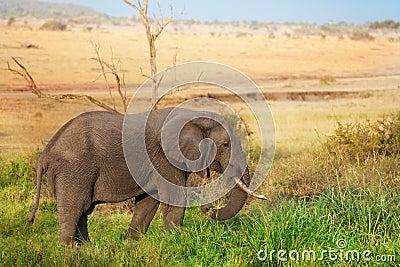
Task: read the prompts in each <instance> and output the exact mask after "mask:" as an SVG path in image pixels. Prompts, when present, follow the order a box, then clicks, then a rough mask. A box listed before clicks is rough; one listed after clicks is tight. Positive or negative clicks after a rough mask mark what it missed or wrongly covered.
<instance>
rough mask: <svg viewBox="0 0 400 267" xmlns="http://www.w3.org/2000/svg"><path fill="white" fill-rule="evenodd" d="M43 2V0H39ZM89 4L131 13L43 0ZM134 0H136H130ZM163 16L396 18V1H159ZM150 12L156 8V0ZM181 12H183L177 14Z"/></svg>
mask: <svg viewBox="0 0 400 267" xmlns="http://www.w3.org/2000/svg"><path fill="white" fill-rule="evenodd" d="M43 1H44V0H43ZM47 1H48V2H69V3H78V4H82V5H86V6H89V7H91V8H93V9H95V10H98V11H101V12H103V13H106V14H109V15H113V16H126V15H131V14H133V10H132V9H131V8H130V7H129V6H127V5H126V4H125V3H124V2H123V0H47ZM131 1H132V2H135V3H136V2H137V0H131ZM159 2H160V3H161V5H162V8H163V10H164V13H165V15H168V14H169V3H172V5H173V7H174V13H176V15H175V17H177V18H178V19H179V18H182V19H183V18H184V19H198V20H214V19H218V20H221V21H227V20H231V21H232V20H248V21H252V20H259V21H266V22H315V23H327V22H331V21H334V22H341V21H346V22H350V23H364V22H368V21H375V20H384V19H393V20H397V21H400V1H399V0H381V1H379V0H357V1H356V0H335V1H334V0H247V1H246V0H160V1H159ZM150 3H152V4H153V6H152V7H153V8H152V9H151V10H152V11H151V12H155V11H157V10H158V8H157V5H156V4H155V3H157V1H154V0H153V1H152V0H150ZM182 12H183V14H181V13H182Z"/></svg>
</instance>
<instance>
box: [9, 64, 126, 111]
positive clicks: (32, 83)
mask: <svg viewBox="0 0 400 267" xmlns="http://www.w3.org/2000/svg"><path fill="white" fill-rule="evenodd" d="M12 60H13V61H14V62H15V64H17V65H18V67H19V68H20V69H21V70H22V72H21V71H18V70H16V69H13V68H12V67H11V65H10V63H9V62H7V70H8V71H10V72H11V73H13V74H16V75H18V76H20V77H22V78H24V79H25V80H26V82H27V83H28V85H29V87H30V88H31V91H32V93H33V94H35V95H36V96H37V97H38V98H47V99H52V100H56V101H58V100H67V99H68V100H86V101H89V102H91V103H93V104H95V105H96V106H98V107H101V108H103V109H105V110H107V111H109V112H114V113H120V112H119V111H118V110H116V109H115V108H112V107H110V106H109V105H107V104H105V103H104V102H101V101H99V100H97V99H95V98H94V97H92V96H89V95H77V94H56V95H53V94H47V93H44V92H42V91H41V90H40V89H39V88H38V87H37V85H36V83H35V80H34V79H33V77H32V75H31V74H30V73H29V71H28V70H27V69H26V67H25V66H24V65H23V64H21V63H20V62H19V61H18V60H17V59H16V58H15V57H12Z"/></svg>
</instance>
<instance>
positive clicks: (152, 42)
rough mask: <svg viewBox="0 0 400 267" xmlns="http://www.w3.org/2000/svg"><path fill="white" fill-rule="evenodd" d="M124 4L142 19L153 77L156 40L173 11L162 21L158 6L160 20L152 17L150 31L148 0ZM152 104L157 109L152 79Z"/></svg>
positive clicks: (154, 84)
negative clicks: (153, 24)
mask: <svg viewBox="0 0 400 267" xmlns="http://www.w3.org/2000/svg"><path fill="white" fill-rule="evenodd" d="M124 2H125V3H126V4H127V5H129V6H130V7H132V8H133V9H134V10H135V11H136V12H137V13H138V14H139V15H140V17H141V18H142V21H143V25H144V27H145V30H146V35H147V41H148V44H149V50H150V68H151V77H155V75H156V74H157V50H156V40H157V38H158V37H159V36H160V34H161V33H162V32H163V31H164V29H165V27H167V26H168V24H170V23H171V22H172V20H173V9H172V6H171V17H170V18H169V19H167V20H165V19H164V16H163V15H162V11H161V6H160V5H159V4H158V7H159V12H160V16H161V18H160V19H159V18H157V16H155V15H154V16H153V19H154V23H155V25H156V27H155V29H153V30H152V29H151V27H150V21H149V16H148V7H149V0H137V4H134V3H132V2H131V1H129V0H124ZM152 90H153V91H152V103H153V105H154V109H156V108H157V106H156V104H157V99H158V90H157V80H156V79H153V83H152Z"/></svg>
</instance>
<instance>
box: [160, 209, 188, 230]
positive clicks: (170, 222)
mask: <svg viewBox="0 0 400 267" xmlns="http://www.w3.org/2000/svg"><path fill="white" fill-rule="evenodd" d="M185 209H186V208H185V207H175V206H171V205H168V204H163V205H162V214H163V221H164V227H165V228H167V229H173V228H175V227H178V226H182V224H183V217H184V216H185Z"/></svg>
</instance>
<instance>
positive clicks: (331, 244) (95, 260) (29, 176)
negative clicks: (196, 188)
mask: <svg viewBox="0 0 400 267" xmlns="http://www.w3.org/2000/svg"><path fill="white" fill-rule="evenodd" d="M399 120H400V116H394V117H393V119H392V120H390V121H389V120H384V124H382V120H378V121H377V122H376V123H374V122H368V123H366V124H365V123H364V124H357V125H356V126H354V127H351V126H346V127H343V125H342V126H340V125H339V127H338V129H337V131H336V132H335V136H333V137H330V138H327V141H326V143H324V144H323V145H322V147H321V148H320V149H319V150H318V151H311V152H307V153H303V154H296V155H295V156H290V155H281V156H280V157H278V158H277V159H276V161H275V163H274V167H273V169H272V170H271V174H270V176H269V179H270V181H269V183H268V181H267V182H266V184H268V186H265V187H263V188H261V190H260V191H262V193H266V194H267V195H268V196H270V200H269V201H266V202H260V201H259V200H254V199H251V200H250V201H249V203H248V204H247V206H246V207H245V209H244V210H242V211H241V212H240V214H239V215H237V216H236V217H234V218H233V219H231V220H228V221H226V222H216V221H213V220H210V219H207V218H205V217H204V216H203V215H202V214H201V212H200V211H199V209H198V208H191V209H188V210H187V212H186V216H185V221H184V226H183V227H182V228H180V229H175V230H165V229H163V227H162V218H161V215H157V216H156V218H155V219H154V221H153V223H152V225H151V226H150V228H149V231H148V233H147V234H146V235H144V237H143V238H142V239H140V240H138V241H132V240H125V239H124V234H125V231H126V229H127V227H128V225H129V222H130V219H131V215H130V212H129V209H128V208H126V207H125V208H121V206H119V207H116V206H112V205H105V207H104V206H103V208H100V209H98V210H95V211H94V213H93V215H92V216H90V219H89V234H90V237H91V242H90V243H85V244H83V245H82V246H79V247H69V246H66V245H64V244H63V243H61V242H59V241H58V232H59V225H58V218H57V211H56V205H55V201H54V198H52V197H51V196H50V194H49V192H48V190H47V188H46V187H44V189H43V190H42V192H43V194H42V197H41V204H40V211H39V216H38V218H37V220H36V222H35V223H34V224H33V225H28V224H27V223H26V219H27V217H28V215H29V212H30V209H31V206H32V202H33V195H34V189H35V186H34V184H35V181H34V180H35V178H34V174H35V169H34V166H35V162H36V160H37V153H36V154H34V155H26V156H22V157H20V158H16V159H1V158H0V266H74V265H76V266H78V265H79V266H381V265H382V266H398V265H399V264H400V222H399V217H400V195H399V192H400V190H399V189H400V187H399V178H400V169H399V166H400V157H399V155H398V153H397V152H394V153H387V152H388V151H390V152H391V151H397V150H396V149H398V136H399V135H398V128H397V127H392V126H393V125H394V124H392V123H391V122H398V121H399ZM377 125H378V126H379V125H380V127H378V128H376V126H377ZM382 125H386V126H390V127H389V128H384V127H383V126H382ZM396 125H397V124H396ZM382 127H383V128H382ZM374 129H389V130H390V131H388V130H385V131H380V132H382V133H383V136H385V139H383V140H384V142H375V141H374V142H358V141H357V138H361V139H362V138H366V136H368V138H370V139H371V138H372V137H374V138H376V139H371V140H381V139H380V138H379V135H378V132H379V131H378V132H376V131H375V130H374ZM372 130H374V131H372ZM371 133H373V134H371ZM396 142H397V143H396ZM378 143H379V144H380V145H381V146H382V147H383V148H385V149H379V147H377V144H378ZM388 148H390V149H389V150H388ZM393 149H394V150H393ZM339 152H340V153H339ZM283 154H284V153H283ZM122 207H123V206H122ZM104 211H106V212H104ZM343 240H344V241H345V242H346V246H345V247H343V248H342V249H341V248H339V247H338V245H337V242H338V241H343ZM310 250H312V251H314V252H315V253H316V254H315V259H317V260H314V257H313V254H310V255H311V261H307V260H301V259H302V253H303V252H305V258H306V259H307V255H309V254H308V253H311V252H310ZM332 250H333V252H332ZM278 251H280V252H279V253H280V254H279V255H280V256H281V258H284V259H287V261H282V260H279V259H278V257H279V256H278ZM324 251H331V253H332V254H331V257H330V256H329V254H327V252H324ZM349 251H350V252H352V253H353V252H355V251H358V252H359V253H361V254H362V253H363V252H364V251H367V252H368V253H370V254H369V255H367V256H368V258H370V259H371V261H367V260H364V259H362V255H361V256H360V257H361V258H360V260H358V261H357V260H348V261H346V253H348V252H349ZM290 252H291V253H292V254H290V256H291V257H292V258H293V257H297V255H298V257H299V259H300V260H291V259H290V257H289V253H290ZM296 252H298V253H299V254H296ZM282 253H285V254H282ZM322 253H325V254H324V256H323V258H322V259H321V260H318V258H321V254H322ZM349 255H350V256H351V255H352V254H349ZM258 256H260V257H261V258H263V257H264V256H265V260H260V259H258ZM377 256H382V257H386V258H387V259H388V258H390V260H391V261H387V262H383V263H379V262H377V261H376V259H377V258H376V257H377ZM393 256H394V257H395V258H393ZM335 257H336V260H335ZM270 258H271V260H270ZM340 258H341V259H342V260H340Z"/></svg>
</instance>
